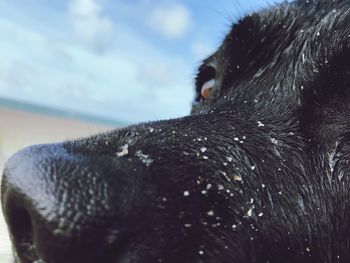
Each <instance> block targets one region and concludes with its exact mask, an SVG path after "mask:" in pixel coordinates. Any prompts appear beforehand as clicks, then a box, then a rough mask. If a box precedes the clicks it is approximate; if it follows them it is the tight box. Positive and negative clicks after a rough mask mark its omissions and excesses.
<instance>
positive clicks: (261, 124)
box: [257, 121, 265, 127]
mask: <svg viewBox="0 0 350 263" xmlns="http://www.w3.org/2000/svg"><path fill="white" fill-rule="evenodd" d="M257 122H258V127H264V126H265V124H263V123H262V122H261V121H257Z"/></svg>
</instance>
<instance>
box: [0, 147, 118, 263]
mask: <svg viewBox="0 0 350 263" xmlns="http://www.w3.org/2000/svg"><path fill="white" fill-rule="evenodd" d="M85 160H86V158H82V157H78V156H76V155H75V156H73V155H72V154H70V153H67V152H66V151H65V150H64V149H63V147H62V146H61V145H50V146H45V145H43V146H34V147H30V148H28V149H25V150H23V151H21V152H19V153H17V154H16V155H15V156H13V157H12V158H11V159H10V160H9V161H8V163H7V164H6V167H5V170H4V174H3V181H2V185H1V191H2V195H1V201H2V205H3V211H4V215H5V219H6V221H7V224H8V227H9V231H10V235H11V238H12V242H13V245H14V247H15V250H16V253H17V257H18V259H19V262H21V263H26V262H48V263H55V262H57V263H61V262H66V263H67V262H75V263H76V262H85V263H87V262H115V257H116V255H115V252H116V249H115V246H116V243H117V242H119V241H120V236H119V235H120V233H119V231H118V227H117V226H114V225H113V222H111V221H112V220H111V218H112V217H113V215H111V213H112V212H111V209H110V204H111V203H110V202H111V198H112V197H111V194H110V191H109V189H110V187H111V183H110V182H107V181H105V180H104V179H103V177H102V176H101V173H104V172H108V171H107V170H108V169H107V170H103V168H96V166H94V167H91V163H94V162H91V160H90V161H85ZM95 163H96V162H95ZM114 201H115V200H114Z"/></svg>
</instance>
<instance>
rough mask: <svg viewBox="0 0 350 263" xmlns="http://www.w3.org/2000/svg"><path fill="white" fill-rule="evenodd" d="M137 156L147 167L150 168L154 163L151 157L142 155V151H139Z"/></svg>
mask: <svg viewBox="0 0 350 263" xmlns="http://www.w3.org/2000/svg"><path fill="white" fill-rule="evenodd" d="M135 156H137V157H138V158H139V159H140V161H141V162H143V163H144V164H145V165H146V166H150V165H151V164H152V163H153V160H152V159H151V158H150V157H149V155H147V154H144V153H142V151H137V152H136V153H135Z"/></svg>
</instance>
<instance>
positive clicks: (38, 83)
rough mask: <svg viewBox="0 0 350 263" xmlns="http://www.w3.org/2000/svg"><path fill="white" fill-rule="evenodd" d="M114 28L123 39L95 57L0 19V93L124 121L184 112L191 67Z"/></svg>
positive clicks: (129, 32) (189, 96) (126, 29)
mask: <svg viewBox="0 0 350 263" xmlns="http://www.w3.org/2000/svg"><path fill="white" fill-rule="evenodd" d="M114 30H115V32H116V33H118V35H122V36H123V38H120V39H119V41H118V42H115V41H114V42H115V43H117V44H115V45H114V46H113V48H111V49H110V50H109V54H108V56H99V55H97V54H95V53H93V52H90V50H87V49H85V48H82V47H81V46H80V45H77V44H76V43H74V42H73V43H72V42H69V41H64V42H62V41H58V40H57V41H53V40H50V39H48V37H47V36H46V35H45V34H42V33H39V32H37V31H35V30H33V29H32V28H30V27H27V25H25V26H23V25H20V24H15V23H12V22H10V21H8V20H4V19H1V18H0V35H1V36H2V41H0V50H2V51H3V52H1V53H0V61H1V64H0V96H4V97H12V98H16V99H21V100H25V101H28V102H34V103H39V104H45V105H49V106H52V107H60V108H65V109H70V110H73V111H81V112H85V113H87V114H92V115H99V116H103V117H106V118H111V119H116V120H126V121H129V122H139V121H146V120H156V119H163V118H171V117H178V116H181V115H185V114H186V113H188V112H189V107H190V101H191V100H192V92H193V91H192V88H191V73H192V66H191V65H189V64H188V63H186V62H184V61H181V59H179V57H176V56H172V55H169V54H164V53H162V52H160V51H159V50H158V49H157V48H156V47H154V46H152V45H150V44H149V43H147V42H146V41H145V40H144V39H142V38H141V37H140V36H139V35H138V34H137V32H133V31H132V30H131V29H130V28H129V27H126V26H124V27H123V26H121V25H114ZM116 35H117V34H116ZM28 50H30V52H28ZM141 72H142V74H143V75H142V74H141Z"/></svg>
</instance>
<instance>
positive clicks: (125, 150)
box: [117, 144, 129, 157]
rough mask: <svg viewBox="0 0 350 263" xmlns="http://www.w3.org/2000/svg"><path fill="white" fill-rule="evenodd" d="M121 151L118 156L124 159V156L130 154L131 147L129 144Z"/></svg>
mask: <svg viewBox="0 0 350 263" xmlns="http://www.w3.org/2000/svg"><path fill="white" fill-rule="evenodd" d="M121 149H122V150H121V151H120V152H117V156H118V157H122V156H125V155H127V154H128V153H129V145H128V144H125V145H123V146H122V147H121Z"/></svg>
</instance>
